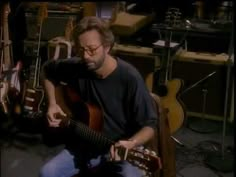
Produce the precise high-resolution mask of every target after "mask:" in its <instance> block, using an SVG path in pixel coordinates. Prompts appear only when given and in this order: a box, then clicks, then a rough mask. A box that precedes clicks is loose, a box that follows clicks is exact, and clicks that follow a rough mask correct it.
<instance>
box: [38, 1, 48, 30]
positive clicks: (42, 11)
mask: <svg viewBox="0 0 236 177" xmlns="http://www.w3.org/2000/svg"><path fill="white" fill-rule="evenodd" d="M47 17H48V3H47V2H43V3H41V4H40V6H39V10H38V19H37V24H38V26H40V25H42V23H43V21H44V19H45V18H47Z"/></svg>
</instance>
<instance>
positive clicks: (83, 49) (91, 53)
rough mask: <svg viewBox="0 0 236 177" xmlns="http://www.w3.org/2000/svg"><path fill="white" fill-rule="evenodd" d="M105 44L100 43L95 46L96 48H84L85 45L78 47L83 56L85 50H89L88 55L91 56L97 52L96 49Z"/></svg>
mask: <svg viewBox="0 0 236 177" xmlns="http://www.w3.org/2000/svg"><path fill="white" fill-rule="evenodd" d="M102 45H103V44H100V45H99V46H97V47H94V48H87V49H86V48H84V47H79V48H78V53H79V55H80V56H82V55H83V54H84V52H87V54H88V55H90V56H93V55H95V54H96V51H97V49H98V48H99V47H101V46H102Z"/></svg>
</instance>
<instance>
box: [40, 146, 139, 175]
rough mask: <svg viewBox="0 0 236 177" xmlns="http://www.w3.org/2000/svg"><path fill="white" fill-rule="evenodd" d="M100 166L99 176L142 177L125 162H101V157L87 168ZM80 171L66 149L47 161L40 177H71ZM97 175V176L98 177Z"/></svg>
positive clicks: (92, 160) (90, 162) (136, 168)
mask: <svg viewBox="0 0 236 177" xmlns="http://www.w3.org/2000/svg"><path fill="white" fill-rule="evenodd" d="M98 165H100V166H101V171H100V173H101V174H100V175H102V176H109V177H116V176H117V177H118V176H119V177H142V171H141V170H139V168H138V167H135V166H133V165H131V164H130V163H128V162H127V161H117V162H110V161H107V160H106V161H104V162H102V160H101V156H99V157H98V158H96V159H91V160H90V161H89V164H88V167H89V168H90V167H91V168H93V167H96V166H98ZM79 171H80V169H79V168H78V167H76V166H75V162H74V156H73V155H72V154H71V153H70V152H69V151H68V150H66V149H64V150H62V151H61V152H60V153H59V154H58V155H56V156H55V157H54V158H52V159H51V160H49V161H48V162H47V163H46V164H45V165H44V166H43V167H42V169H41V170H40V175H39V176H40V177H71V176H73V175H75V174H77V173H79ZM100 175H99V176H100Z"/></svg>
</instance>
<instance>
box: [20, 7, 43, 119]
mask: <svg viewBox="0 0 236 177" xmlns="http://www.w3.org/2000/svg"><path fill="white" fill-rule="evenodd" d="M46 17H47V3H42V5H41V6H40V7H39V11H38V34H37V37H38V43H37V49H36V50H34V51H35V56H36V59H34V60H33V61H32V64H31V65H30V68H29V69H30V71H29V78H28V80H27V81H26V84H25V89H24V93H23V113H24V115H25V117H27V118H37V117H38V116H37V115H40V114H41V113H42V111H43V110H42V106H43V101H44V90H43V88H42V86H41V85H40V71H41V57H40V45H41V44H40V41H41V32H42V26H43V20H44V18H46Z"/></svg>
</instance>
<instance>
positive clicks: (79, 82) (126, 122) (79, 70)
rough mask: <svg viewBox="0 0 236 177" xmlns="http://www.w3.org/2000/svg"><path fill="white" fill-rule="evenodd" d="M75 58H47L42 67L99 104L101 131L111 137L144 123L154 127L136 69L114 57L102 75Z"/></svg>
mask: <svg viewBox="0 0 236 177" xmlns="http://www.w3.org/2000/svg"><path fill="white" fill-rule="evenodd" d="M80 61H81V60H80V59H78V58H71V59H64V60H49V61H48V62H46V63H45V64H44V66H43V71H44V74H45V76H46V78H48V79H49V80H51V81H52V82H53V83H54V84H59V83H60V82H64V83H67V84H68V85H70V86H71V87H72V88H74V89H75V90H76V92H78V95H80V97H81V98H82V100H83V101H84V102H91V103H94V104H96V105H99V107H100V108H101V110H102V112H103V115H104V117H103V120H104V126H103V130H102V133H103V134H104V135H105V136H107V137H108V138H110V139H111V140H118V139H122V138H129V137H130V136H132V135H133V134H134V133H135V132H137V131H138V130H139V129H141V128H142V127H144V126H150V127H153V128H154V129H155V128H156V127H157V114H156V110H155V108H154V104H153V101H152V98H151V96H150V94H149V91H148V89H147V88H146V85H145V83H144V80H143V78H142V76H141V75H140V73H139V72H138V71H137V69H136V68H135V67H133V66H132V65H131V64H129V63H127V62H125V61H123V60H121V59H118V58H117V67H116V69H115V70H114V71H113V72H112V73H111V74H110V75H109V76H108V77H106V78H105V79H101V78H97V77H96V76H95V75H93V73H91V72H90V71H88V70H86V67H84V66H83V63H82V62H80Z"/></svg>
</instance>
